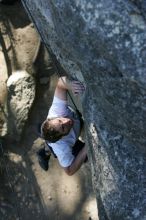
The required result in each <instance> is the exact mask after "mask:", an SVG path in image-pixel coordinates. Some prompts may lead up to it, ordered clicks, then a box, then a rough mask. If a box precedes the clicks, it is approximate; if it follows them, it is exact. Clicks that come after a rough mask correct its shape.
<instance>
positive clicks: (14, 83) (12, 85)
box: [7, 71, 35, 140]
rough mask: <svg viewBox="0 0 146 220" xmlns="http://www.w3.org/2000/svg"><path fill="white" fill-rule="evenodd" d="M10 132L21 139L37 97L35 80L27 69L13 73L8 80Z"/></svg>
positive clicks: (8, 127) (8, 126) (16, 138)
mask: <svg viewBox="0 0 146 220" xmlns="http://www.w3.org/2000/svg"><path fill="white" fill-rule="evenodd" d="M7 87H8V99H7V101H8V110H7V111H8V122H7V124H8V125H7V129H8V134H9V135H10V136H11V137H14V138H15V140H19V139H20V136H21V134H22V131H23V129H24V126H25V123H26V122H27V120H28V113H29V111H30V108H31V106H32V103H33V101H34V98H35V81H34V79H33V77H32V76H31V75H29V74H28V73H27V72H26V71H17V72H15V73H13V74H12V75H11V76H10V77H9V79H8V81H7Z"/></svg>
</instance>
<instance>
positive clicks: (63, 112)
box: [47, 96, 80, 167]
mask: <svg viewBox="0 0 146 220" xmlns="http://www.w3.org/2000/svg"><path fill="white" fill-rule="evenodd" d="M52 117H68V118H71V119H73V120H74V125H73V128H71V130H70V132H69V134H68V135H66V136H64V137H62V138H61V139H60V140H59V141H57V142H55V143H49V142H48V145H49V146H51V147H52V149H53V151H54V153H55V154H56V156H57V158H58V161H59V163H60V165H61V166H62V167H68V166H70V165H71V163H72V162H73V160H74V156H73V155H72V147H73V145H74V144H75V142H76V140H77V139H78V137H79V134H80V120H79V117H78V116H77V115H76V114H75V113H74V112H73V111H72V110H71V109H70V107H69V106H68V104H67V101H64V100H62V99H59V98H58V97H56V96H54V99H53V103H52V106H51V108H50V110H49V113H48V116H47V118H52Z"/></svg>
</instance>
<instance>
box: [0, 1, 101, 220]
mask: <svg viewBox="0 0 146 220" xmlns="http://www.w3.org/2000/svg"><path fill="white" fill-rule="evenodd" d="M0 7H1V6H0ZM7 7H8V6H7ZM9 7H10V6H9ZM9 7H8V8H6V7H5V6H3V9H4V10H5V16H6V14H8V15H9V16H10V14H11V16H13V22H14V21H15V25H13V28H12V26H11V28H12V29H11V30H12V33H14V32H16V36H17V37H18V36H19V40H18V39H16V40H14V39H13V41H14V42H13V48H14V49H16V50H19V43H20V44H21V48H23V47H24V48H25V50H23V51H24V54H23V55H24V56H23V59H24V60H23V62H22V60H21V62H22V63H23V65H22V66H23V68H24V67H25V66H29V69H30V68H31V65H30V64H28V65H27V63H28V61H29V62H30V59H28V57H29V51H31V52H32V50H31V49H30V48H29V45H32V42H31V41H29V40H28V38H29V35H28V33H30V39H34V38H32V31H30V32H29V31H28V27H30V23H29V22H28V21H27V22H25V23H26V24H25V26H24V28H22V27H23V25H21V28H18V26H16V20H15V16H16V11H18V9H20V8H21V6H20V3H19V2H17V4H16V5H13V6H11V7H13V10H10V9H11V8H9ZM1 10H2V9H1ZM21 10H22V9H21ZM19 13H20V12H19ZM19 13H18V14H19ZM23 13H24V12H23ZM23 13H21V15H22V14H23ZM18 14H17V16H18ZM25 16H26V15H24V14H23V17H24V18H25ZM25 19H26V18H25ZM26 20H27V19H26ZM19 22H20V21H19ZM19 22H18V23H19ZM1 23H2V20H1ZM2 25H3V24H2ZM26 30H27V38H26V39H27V47H26V46H25V44H26V41H25V40H24V38H23V40H21V35H23V36H25V31H26ZM17 40H18V41H17ZM18 42H19V43H18ZM15 43H16V47H15ZM26 48H28V49H26ZM1 51H2V50H1ZM16 55H17V53H16ZM1 56H2V54H1ZM30 56H31V57H32V55H30ZM18 57H19V53H18ZM13 58H14V56H13ZM17 61H19V60H17ZM24 61H25V62H24ZM21 62H17V65H18V63H19V65H18V66H19V67H20V66H21V65H20V64H21ZM12 63H15V60H14V61H13V62H11V65H12ZM17 65H15V68H14V69H17V68H16V67H17ZM12 67H13V65H12V66H11V68H7V69H9V70H10V69H12ZM4 68H5V67H4ZM33 71H34V70H33ZM33 71H32V72H33ZM3 76H4V77H3ZM0 77H1V80H2V82H4V81H5V79H6V78H5V77H6V75H5V74H3V75H2V74H1V75H0ZM55 82H56V76H53V77H51V78H50V83H49V82H48V84H46V85H40V84H39V83H38V85H37V93H36V100H35V103H34V105H33V108H32V111H31V113H30V117H29V121H28V123H27V125H26V128H25V132H24V134H23V136H22V139H21V141H20V142H19V143H18V142H15V138H13V140H10V139H9V140H8V139H7V140H5V139H1V141H0V220H21V219H22V220H30V219H31V220H34V219H36V220H37V219H39V220H40V219H41V220H98V217H97V216H98V214H97V205H96V199H95V195H94V192H93V189H92V181H91V171H90V162H88V163H86V164H84V165H83V166H82V167H81V169H80V170H79V171H78V172H77V173H76V174H75V175H73V176H72V177H69V176H67V175H66V174H65V173H64V171H63V170H62V169H61V167H60V166H59V164H58V161H57V159H55V158H53V156H52V157H51V159H50V163H49V170H48V171H47V172H45V171H43V170H42V169H41V168H40V166H39V164H38V160H37V156H36V151H37V150H38V149H39V148H40V147H41V146H42V145H43V140H42V139H41V138H40V137H39V136H38V124H39V123H40V122H42V121H43V120H44V119H45V117H46V115H47V112H48V108H49V106H50V104H51V101H52V97H53V92H54V86H55ZM1 88H2V87H1ZM4 93H5V92H4Z"/></svg>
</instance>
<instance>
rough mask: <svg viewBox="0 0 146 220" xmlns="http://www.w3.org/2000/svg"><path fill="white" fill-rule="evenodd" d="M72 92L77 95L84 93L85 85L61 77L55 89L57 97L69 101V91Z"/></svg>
mask: <svg viewBox="0 0 146 220" xmlns="http://www.w3.org/2000/svg"><path fill="white" fill-rule="evenodd" d="M68 90H71V91H72V92H73V93H74V94H75V95H77V94H80V93H83V92H84V90H85V88H84V85H83V84H82V83H81V82H79V81H74V80H73V81H70V80H68V79H67V77H66V76H63V77H60V78H59V80H58V82H57V86H56V89H55V94H54V95H55V96H56V97H58V98H60V99H62V100H65V101H66V100H67V91H68Z"/></svg>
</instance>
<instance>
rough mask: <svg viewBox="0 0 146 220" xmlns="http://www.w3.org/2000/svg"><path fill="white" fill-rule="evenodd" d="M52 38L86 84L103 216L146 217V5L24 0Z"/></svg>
mask: <svg viewBox="0 0 146 220" xmlns="http://www.w3.org/2000/svg"><path fill="white" fill-rule="evenodd" d="M23 3H24V6H25V8H26V10H27V12H28V13H29V14H31V18H32V19H33V21H34V23H35V26H36V28H37V29H38V30H39V33H40V34H41V37H42V39H43V40H44V42H45V43H46V45H47V46H48V47H49V48H51V50H52V51H53V53H54V54H55V55H56V57H57V59H58V61H59V62H60V63H61V65H62V66H63V67H64V69H65V70H66V71H67V72H68V74H69V75H71V76H74V77H76V78H78V79H82V81H83V82H84V83H85V84H86V93H85V96H84V99H83V102H82V106H83V114H84V118H85V121H86V130H87V140H86V141H87V146H88V148H89V156H90V161H91V166H92V174H93V185H94V188H95V192H96V195H97V201H98V208H99V218H100V220H107V219H108V220H134V219H135V220H144V219H146V191H145V189H146V176H145V174H146V132H145V131H146V20H145V11H146V4H145V1H144V0H141V1H134V0H133V1H132V0H131V1H123V0H118V1H112V0H104V1H103V0H99V1H96V0H91V1H87V0H79V1H67V0H62V1H60V0H54V1H49V0H39V1H38V0H25V1H23Z"/></svg>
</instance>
